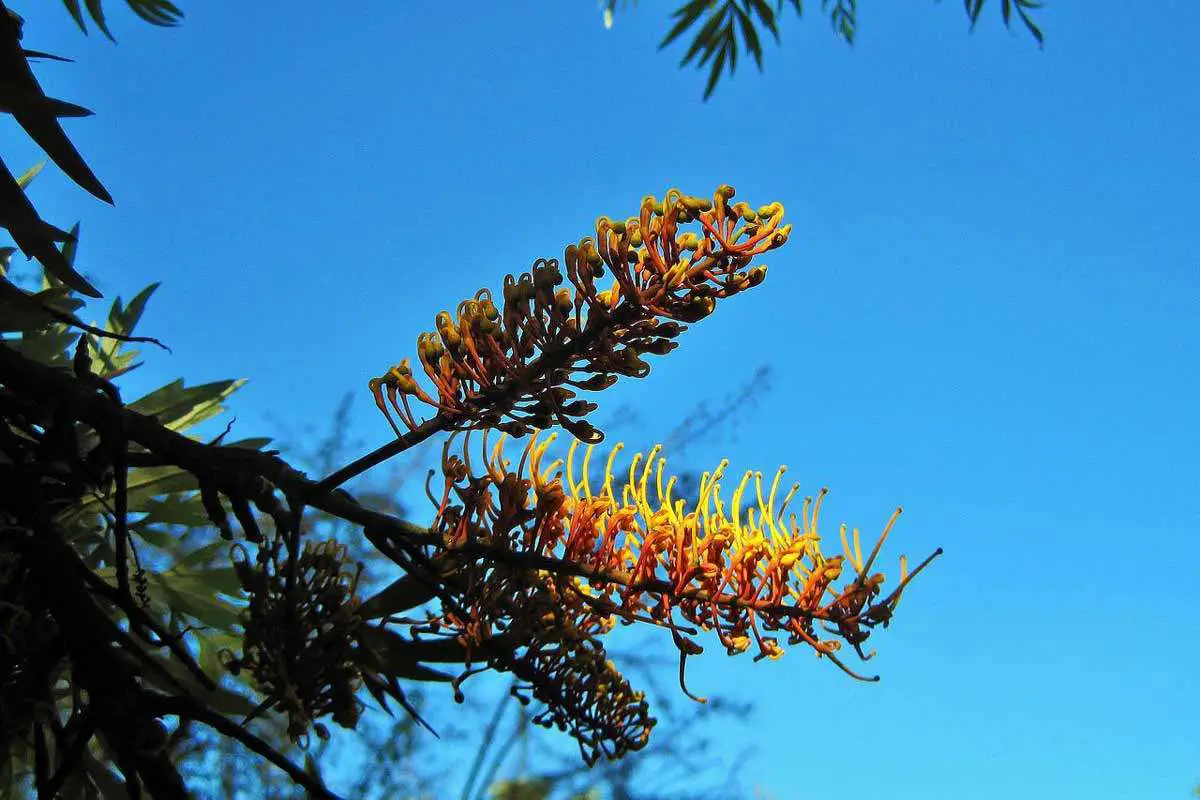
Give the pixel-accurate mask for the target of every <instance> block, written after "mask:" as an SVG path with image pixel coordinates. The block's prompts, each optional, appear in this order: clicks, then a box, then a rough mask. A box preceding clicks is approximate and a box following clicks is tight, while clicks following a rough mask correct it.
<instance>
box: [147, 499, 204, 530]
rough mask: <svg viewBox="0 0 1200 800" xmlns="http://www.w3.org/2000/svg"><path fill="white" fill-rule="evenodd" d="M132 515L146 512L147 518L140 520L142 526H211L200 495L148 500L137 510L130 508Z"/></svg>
mask: <svg viewBox="0 0 1200 800" xmlns="http://www.w3.org/2000/svg"><path fill="white" fill-rule="evenodd" d="M129 510H130V513H133V512H144V513H145V514H146V516H145V517H144V518H142V519H140V520H138V524H140V525H156V524H162V525H183V526H185V527H188V528H206V527H208V525H209V521H208V516H207V515H206V514H205V513H204V506H203V504H202V503H201V502H200V498H199V496H198V495H195V494H191V495H184V494H170V495H167V496H165V497H161V498H160V497H150V498H146V499H145V500H144V501H143V502H142V503H140V504H139V506H138V507H137V508H133V507H130V509H129Z"/></svg>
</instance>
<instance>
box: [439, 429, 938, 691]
mask: <svg viewBox="0 0 1200 800" xmlns="http://www.w3.org/2000/svg"><path fill="white" fill-rule="evenodd" d="M554 438H555V435H553V434H552V435H550V436H549V437H547V438H546V439H545V440H539V436H538V435H534V436H533V437H532V438H531V440H530V441H529V443H528V445H527V446H526V448H525V451H524V453H523V455H522V458H521V461H520V464H519V466H518V467H517V469H516V470H515V471H513V470H511V469H510V464H509V462H508V461H506V460H505V459H504V457H503V445H504V437H502V438H501V440H500V442H499V443H497V444H496V445H495V447H494V448H491V449H490V450H489V448H488V445H487V435H486V434H485V435H484V443H483V458H484V462H485V463H484V468H483V470H482V472H480V473H478V474H477V473H476V472H475V470H473V468H472V467H471V462H470V455H469V452H468V450H469V447H468V444H467V443H466V442H464V444H463V457H462V459H459V458H458V457H457V456H451V455H450V453H449V446H450V443H449V442H448V443H447V445H446V447H447V450H446V452H445V455H444V456H443V465H442V466H443V474H444V476H445V489H444V491H443V493H442V496H441V497H440V498H436V497H433V496H432V495H431V499H433V500H434V502H435V503H436V504H437V507H438V516H437V522H436V524H435V530H436V531H438V532H439V533H440V534H441V535H442V537H443V539H444V541H445V546H446V548H447V549H448V550H449V551H450V552H456V551H457V552H461V553H463V554H464V555H481V556H484V557H485V560H486V561H487V562H491V563H500V564H507V565H509V566H510V567H511V565H514V564H515V565H520V564H525V565H527V567H528V568H530V569H534V570H535V571H537V573H538V574H540V575H547V576H549V575H551V572H554V573H555V574H554V577H553V578H551V579H552V580H553V581H554V582H555V586H556V591H557V592H558V593H559V594H560V595H561V596H562V597H563V598H573V600H572V601H571V602H563V604H562V605H563V606H564V607H570V608H573V609H574V610H575V613H576V614H578V615H579V617H580V618H581V619H586V620H588V622H589V624H593V625H596V626H597V627H598V629H601V630H607V628H608V627H611V626H612V624H613V623H614V622H615V620H616V619H618V618H619V619H623V620H626V621H634V620H640V621H649V622H653V623H655V624H658V625H661V626H663V627H667V628H669V629H670V630H671V633H672V636H673V639H674V641H675V644H676V645H677V647H678V648H679V650H680V653H681V660H680V680H681V682H682V678H683V661H684V658H685V657H686V656H687V655H693V654H697V653H699V652H701V651H702V648H701V647H700V645H699V644H697V643H696V642H695V641H694V640H693V639H692V638H690V637H691V636H692V635H695V633H696V630H695V629H694V628H690V627H687V626H694V627H695V628H699V629H702V630H706V631H708V630H712V631H715V632H716V635H717V638H718V639H719V640H720V642H721V644H722V645H724V646H725V648H726V650H727V651H728V652H729V653H730V654H736V653H741V652H744V651H745V650H747V649H749V648H750V646H751V645H752V644H754V645H756V647H757V651H758V653H757V658H763V657H767V658H778V657H780V656H782V655H783V652H784V651H783V648H782V646H781V645H780V642H779V639H778V637H777V636H775V635H771V634H785V635H786V636H787V640H786V643H787V644H791V645H794V644H804V645H807V646H809V647H811V648H812V649H813V650H815V651H816V653H817V654H818V655H819V656H824V657H828V658H829V659H830V660H831V661H833V662H834V663H836V664H837V665H838V666H839V667H841V668H842V669H843V670H845V671H846V672H847V673H849V674H851V675H854V676H855V677H859V678H862V676H859V675H857V674H856V673H854V672H852V671H851V670H850V669H849V668H848V667H846V666H845V664H843V663H842V661H840V660H839V659H838V657H837V655H836V653H837V651H838V649H839V648H840V646H841V642H842V641H845V642H846V643H848V644H850V645H851V646H852V647H854V649H855V650H856V652H857V653H858V655H859V656H860V657H861V658H863V659H864V660H865V659H868V658H870V657H871V655H873V653H872V654H866V653H864V652H863V650H862V647H861V646H862V644H863V642H864V641H866V639H867V638H868V636H869V635H870V630H871V629H872V628H874V627H875V626H877V625H880V624H882V625H883V626H884V627H886V626H887V624H888V623H889V621H890V620H891V618H892V614H893V612H894V611H895V609H896V605H897V603H898V602H899V600H900V596H901V593H902V592H903V591H904V589H905V587H906V586H907V585H908V583H909V581H911V580H912V578H913V577H915V576H916V574H917V573H919V572H920V571H921V570H923V569H924V568H925V566H926V565H927V564H928V563H929V562H930V561H932V560H933V558H935V557H936V556H937V555H938V554H940V552H941V550H940V549H939V550H938V551H936V552H935V553H934V554H933V555H931V556H929V558H927V559H926V560H925V561H923V562H922V563H921V564H920V565H919V566H918V567H917V568H916V569H915V570H913V571H912V572H911V573H910V572H909V571H908V568H907V561H906V559H905V558H904V557H901V559H900V581H899V583H898V585H897V587H896V588H895V589H894V590H893V591H892V592H891V593H890V594H888V595H886V596H884V597H881V596H880V595H881V588H882V585H883V583H884V576H883V574H882V573H874V574H872V573H871V569H872V567H873V566H874V563H875V559H876V557H877V556H878V554H879V550H880V548H881V547H882V545H883V543H884V541H885V540H886V539H887V537H888V534H889V533H890V531H891V528H892V525H893V524H894V523H895V521H896V518H897V517H898V516H899V513H900V512H899V510H897V512H896V513H895V514H894V515H893V516H892V519H891V520H890V521H889V522H888V524H887V527H886V528H885V529H884V531H883V533H882V535H881V536H880V538H879V540H878V542H877V543H876V545H875V547H874V549H873V550H872V551H871V552H870V554H869V555H868V556H867V557H866V558H865V559H864V558H863V552H862V547H861V543H860V540H859V534H858V531H857V530H855V531H853V532H852V534H848V533H847V531H846V528H845V526H843V527H842V532H841V539H842V546H843V549H844V555H835V556H832V557H827V556H825V555H824V554H823V553H822V552H821V547H820V542H821V537H820V535H819V533H818V530H817V522H818V516H819V513H820V509H821V503H822V499H823V498H824V495H825V492H824V491H822V492H821V493H820V494H819V495H818V496H817V497H816V499H815V500H814V499H813V498H808V499H807V500H805V502H804V504H803V509H802V511H801V514H800V518H799V519H797V517H796V515H795V514H794V513H793V514H791V515H790V516H787V508H788V505H789V503H790V501H791V500H792V499H793V497H794V496H795V493H796V491H797V488H798V487H795V486H793V487H792V489H791V490H790V491H788V492H787V494H786V496H784V497H783V498H782V500H780V498H779V484H780V480H781V478H782V475H783V472H784V469H783V468H782V467H781V468H780V470H779V471H778V472H777V473H776V475H775V478H774V480H773V481H772V482H771V485H770V488H769V490H768V491H766V492H765V493H764V488H765V487H764V485H763V481H762V474H761V473H750V472H747V473H746V474H745V475H744V476H743V477H742V479H741V481H740V482H739V483H738V485H737V488H736V489H735V490H734V492H733V495H732V500H731V502H730V504H729V505H728V506H727V505H725V504H724V503H723V502H722V500H721V481H722V480H723V478H724V474H725V470H726V468H727V465H728V462H725V461H723V462H722V463H721V464H720V465H719V466H718V467H717V469H716V470H714V471H713V472H711V473H705V474H704V475H703V477H702V479H701V485H700V490H699V495H700V496H699V500H698V502H697V503H696V505H695V507H694V508H693V509H691V510H688V507H687V504H686V503H685V501H684V500H681V499H675V498H673V497H672V491H673V489H674V484H675V479H674V478H671V479H670V480H668V481H666V482H665V483H664V467H665V459H661V458H658V453H659V448H657V447H656V448H654V450H652V451H651V452H650V454H649V455H648V456H647V457H645V458H643V457H642V455H641V454H637V455H635V456H634V458H633V459H632V461H631V463H630V466H629V470H628V476H627V479H626V480H625V481H623V482H622V483H620V484H615V483H614V474H613V472H614V463H615V459H616V457H617V454H618V453H619V452H620V450H621V445H617V447H615V448H614V449H613V450H612V452H611V453H610V455H609V457H608V461H607V465H606V467H605V469H604V472H603V474H602V475H603V476H602V478H601V485H600V486H599V487H598V488H593V486H592V482H591V479H590V477H589V469H590V463H591V458H592V453H593V450H594V446H593V445H588V446H587V447H586V452H585V454H584V456H583V459H582V464H581V465H580V466H581V471H580V472H579V473H578V475H577V474H576V469H577V463H576V462H577V459H576V452H577V448H578V446H579V443H578V441H573V442H572V444H571V448H570V451H569V452H568V454H567V457H566V460H565V465H564V461H562V460H557V461H554V462H553V463H550V464H546V463H545V461H546V458H545V453H546V450H547V448H548V447H549V446H550V444H551V442H552V441H553V440H554ZM564 466H565V474H564ZM751 487H752V489H751ZM550 559H552V560H553V561H554V563H553V564H552V563H548V560H550ZM847 564H848V565H849V566H850V568H851V570H850V571H849V572H850V573H852V574H851V575H850V580H849V581H848V582H846V583H844V584H843V585H841V586H840V587H839V586H837V585H836V584H837V582H838V581H839V579H840V578H842V577H843V575H845V574H847V570H846V565H847ZM476 577H477V579H479V578H482V576H476ZM487 579H488V580H490V578H487ZM817 622H821V623H823V625H822V632H823V633H826V634H831V635H830V636H828V637H823V636H822V635H821V633H819V632H818V629H817V627H816V623H817ZM476 635H477V636H478V635H479V634H478V632H477V633H476ZM863 679H864V680H873V679H867V678H863ZM685 691H686V689H685Z"/></svg>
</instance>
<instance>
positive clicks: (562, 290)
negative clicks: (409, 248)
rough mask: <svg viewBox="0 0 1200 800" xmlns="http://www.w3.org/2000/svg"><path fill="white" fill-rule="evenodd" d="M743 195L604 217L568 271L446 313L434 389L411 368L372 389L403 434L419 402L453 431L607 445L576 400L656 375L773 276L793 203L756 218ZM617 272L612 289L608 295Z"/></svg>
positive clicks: (429, 355)
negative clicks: (702, 324)
mask: <svg viewBox="0 0 1200 800" xmlns="http://www.w3.org/2000/svg"><path fill="white" fill-rule="evenodd" d="M733 195H734V190H733V187H732V186H729V185H728V184H722V185H721V186H719V187H718V188H717V191H716V193H715V194H714V195H713V200H712V201H709V200H706V199H702V198H698V197H692V196H689V195H685V194H683V193H682V192H680V191H679V190H678V189H671V190H669V191H668V192H667V194H666V197H665V199H664V200H658V199H657V198H654V197H647V198H645V200H643V202H642V206H641V210H640V213H639V215H638V216H636V217H630V218H628V219H627V220H625V221H620V220H613V219H610V218H609V217H606V216H602V217H600V218H599V219H597V220H596V225H595V235H594V236H588V237H585V238H583V239H580V240H579V242H578V243H577V244H572V245H570V246H568V247H567V248H566V251H565V253H564V257H563V262H562V263H561V264H560V262H559V261H558V260H555V259H550V260H547V259H538V260H537V261H536V262H534V265H533V267H532V269H531V270H530V271H529V272H526V273H523V274H522V275H520V276H519V277H513V276H512V275H508V276H506V277H505V279H504V288H503V292H502V297H501V298H500V299H499V301H497V299H496V298H494V297H493V296H492V294H491V292H489V291H488V290H486V289H481V290H480V291H479V292H477V293H476V294H475V295H474V297H472V298H469V299H467V300H464V301H463V302H462V303H459V305H458V307H457V309H455V312H454V313H453V314H451V313H450V312H448V311H443V312H441V313H439V314H438V315H437V317H436V319H435V324H434V327H435V328H436V330H435V331H432V332H427V333H423V334H421V335H420V336H419V337H418V338H417V360H418V362H419V363H420V366H421V371H422V372H424V373H425V376H426V378H427V379H428V380H429V382H430V383H431V384H432V387H433V392H432V393H429V392H426V391H425V390H424V389H422V388H421V386H420V384H419V383H418V381H417V379H416V377H415V374H414V370H413V367H412V366H411V364H410V362H409V361H408V360H407V359H405V360H403V361H401V362H400V363H399V364H398V365H396V366H395V367H392V368H391V369H389V370H388V371H387V372H385V373H384V374H383V375H381V376H379V377H377V378H372V379H371V380H370V381H369V388H370V390H371V394H372V395H373V396H374V398H375V404H376V405H377V406H378V407H379V409H380V410H381V411H382V412H383V414H384V416H385V418H386V419H387V420H388V424H389V425H391V427H392V429H393V431H395V433H396V434H397V436H398V437H399V436H401V428H400V426H399V425H397V424H396V422H395V421H394V420H393V419H392V413H391V412H392V411H395V412H396V416H397V417H399V420H400V423H401V424H402V425H403V426H404V427H406V428H407V429H408V430H410V431H411V430H413V429H415V428H417V427H419V426H420V425H421V424H422V423H421V422H420V421H418V419H417V416H416V415H415V414H414V413H413V410H412V408H411V407H410V404H409V401H410V398H415V399H416V400H418V401H419V402H421V403H422V404H424V405H426V406H429V407H430V408H432V409H433V410H434V412H435V418H436V419H438V420H439V421H440V423H441V428H442V429H444V430H446V429H449V430H463V429H470V428H487V427H497V428H499V429H501V430H502V431H504V432H506V433H510V434H512V435H514V436H521V435H525V434H528V433H531V432H532V431H533V430H534V429H538V428H547V427H550V426H552V425H556V424H557V425H560V426H562V427H563V428H564V429H566V430H567V431H569V432H570V433H571V434H572V435H573V436H575V437H576V438H577V439H579V440H580V441H583V442H588V443H596V442H600V441H601V440H603V438H604V435H603V434H602V433H601V432H600V431H598V430H596V429H595V428H593V427H592V426H591V425H590V424H589V423H588V422H586V421H585V420H584V417H585V416H586V415H587V414H588V413H590V412H591V411H594V410H595V408H596V406H595V404H594V403H591V402H589V401H587V400H582V399H577V397H576V391H575V390H576V389H582V390H584V391H599V390H601V389H604V388H606V387H608V386H610V385H612V384H613V383H614V382H615V381H616V380H617V376H619V375H627V376H630V377H638V378H640V377H645V376H646V375H647V374H649V372H650V365H649V364H648V363H647V362H646V361H645V360H644V358H643V357H644V356H646V355H665V354H667V353H669V352H670V351H671V350H673V349H674V348H675V346H676V342H675V341H674V339H675V338H676V337H677V336H678V335H679V334H680V333H682V332H683V331H684V330H686V326H685V325H683V324H681V323H692V322H697V321H699V320H701V319H703V318H704V317H706V316H708V315H709V314H711V313H712V312H713V310H714V309H715V308H716V304H717V302H718V301H719V300H722V299H724V298H728V297H732V296H733V295H735V294H738V293H740V292H742V291H744V290H746V289H748V288H752V287H754V286H757V285H758V284H760V283H762V281H763V279H764V278H765V276H766V267H763V266H754V267H751V266H750V264H751V261H752V260H753V259H754V258H755V257H756V256H759V255H761V254H762V253H765V252H767V251H768V250H772V249H774V248H776V247H780V246H781V245H783V244H784V243H785V242H786V241H787V238H788V234H789V233H790V230H791V226H790V225H781V223H782V220H783V206H782V205H781V204H779V203H770V204H768V205H765V206H763V207H761V208H760V209H759V210H758V212H753V211H751V210H750V206H749V205H747V204H745V203H739V204H737V205H735V206H732V207H730V206H729V205H728V201H729V199H730V198H732V197H733ZM696 222H698V223H699V226H698V227H697V228H695V229H692V230H683V226H690V225H691V224H692V223H696ZM608 274H611V277H612V283H611V284H610V286H609V288H607V289H601V288H599V287H598V286H597V283H596V281H597V279H599V278H602V277H604V276H605V275H608ZM564 284H566V285H564Z"/></svg>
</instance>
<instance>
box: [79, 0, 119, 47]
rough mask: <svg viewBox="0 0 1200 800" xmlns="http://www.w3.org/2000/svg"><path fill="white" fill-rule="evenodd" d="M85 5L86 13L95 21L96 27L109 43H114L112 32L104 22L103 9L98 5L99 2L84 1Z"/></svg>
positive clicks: (94, 0)
mask: <svg viewBox="0 0 1200 800" xmlns="http://www.w3.org/2000/svg"><path fill="white" fill-rule="evenodd" d="M84 2H85V3H87V10H88V13H89V14H91V15H92V19H94V20H95V21H96V25H97V27H99V28H100V30H102V31H103V32H104V35H105V36H107V37H108V39H109V41H112V42H115V41H116V39H114V38H113V35H112V31H110V30H109V29H108V24H107V23H106V22H105V21H104V8H103V6H101V4H100V0H84Z"/></svg>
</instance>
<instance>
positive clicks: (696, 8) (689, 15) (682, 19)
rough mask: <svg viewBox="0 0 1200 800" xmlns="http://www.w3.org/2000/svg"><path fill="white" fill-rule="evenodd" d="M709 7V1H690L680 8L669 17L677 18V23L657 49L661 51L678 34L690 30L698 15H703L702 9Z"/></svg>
mask: <svg viewBox="0 0 1200 800" xmlns="http://www.w3.org/2000/svg"><path fill="white" fill-rule="evenodd" d="M709 5H710V3H709V0H692V1H691V2H690V3H688V4H687V5H685V6H684V7H683V8H680V9H679V10H677V11H676V12H675V13H674V14H672V15H671V16H673V17H679V21H678V22H676V23H675V26H674V27H672V28H671V30H670V31H668V32H667V35H666V37H665V38H664V39H663V40H662V41H661V42H659V44H658V49H659V50H661V49H663V48H664V47H666V46H667V45H669V44H670V43H671V42H673V41H675V39H676V38H678V36H679V34H681V33H683V32H684V31H685V30H687V29H688V28H690V27H691V26H692V24H693V23H695V21H696V20H697V19H698V18H699V17H700V15H701V14H703V13H704V9H705V8H707V7H708V6H709Z"/></svg>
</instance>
